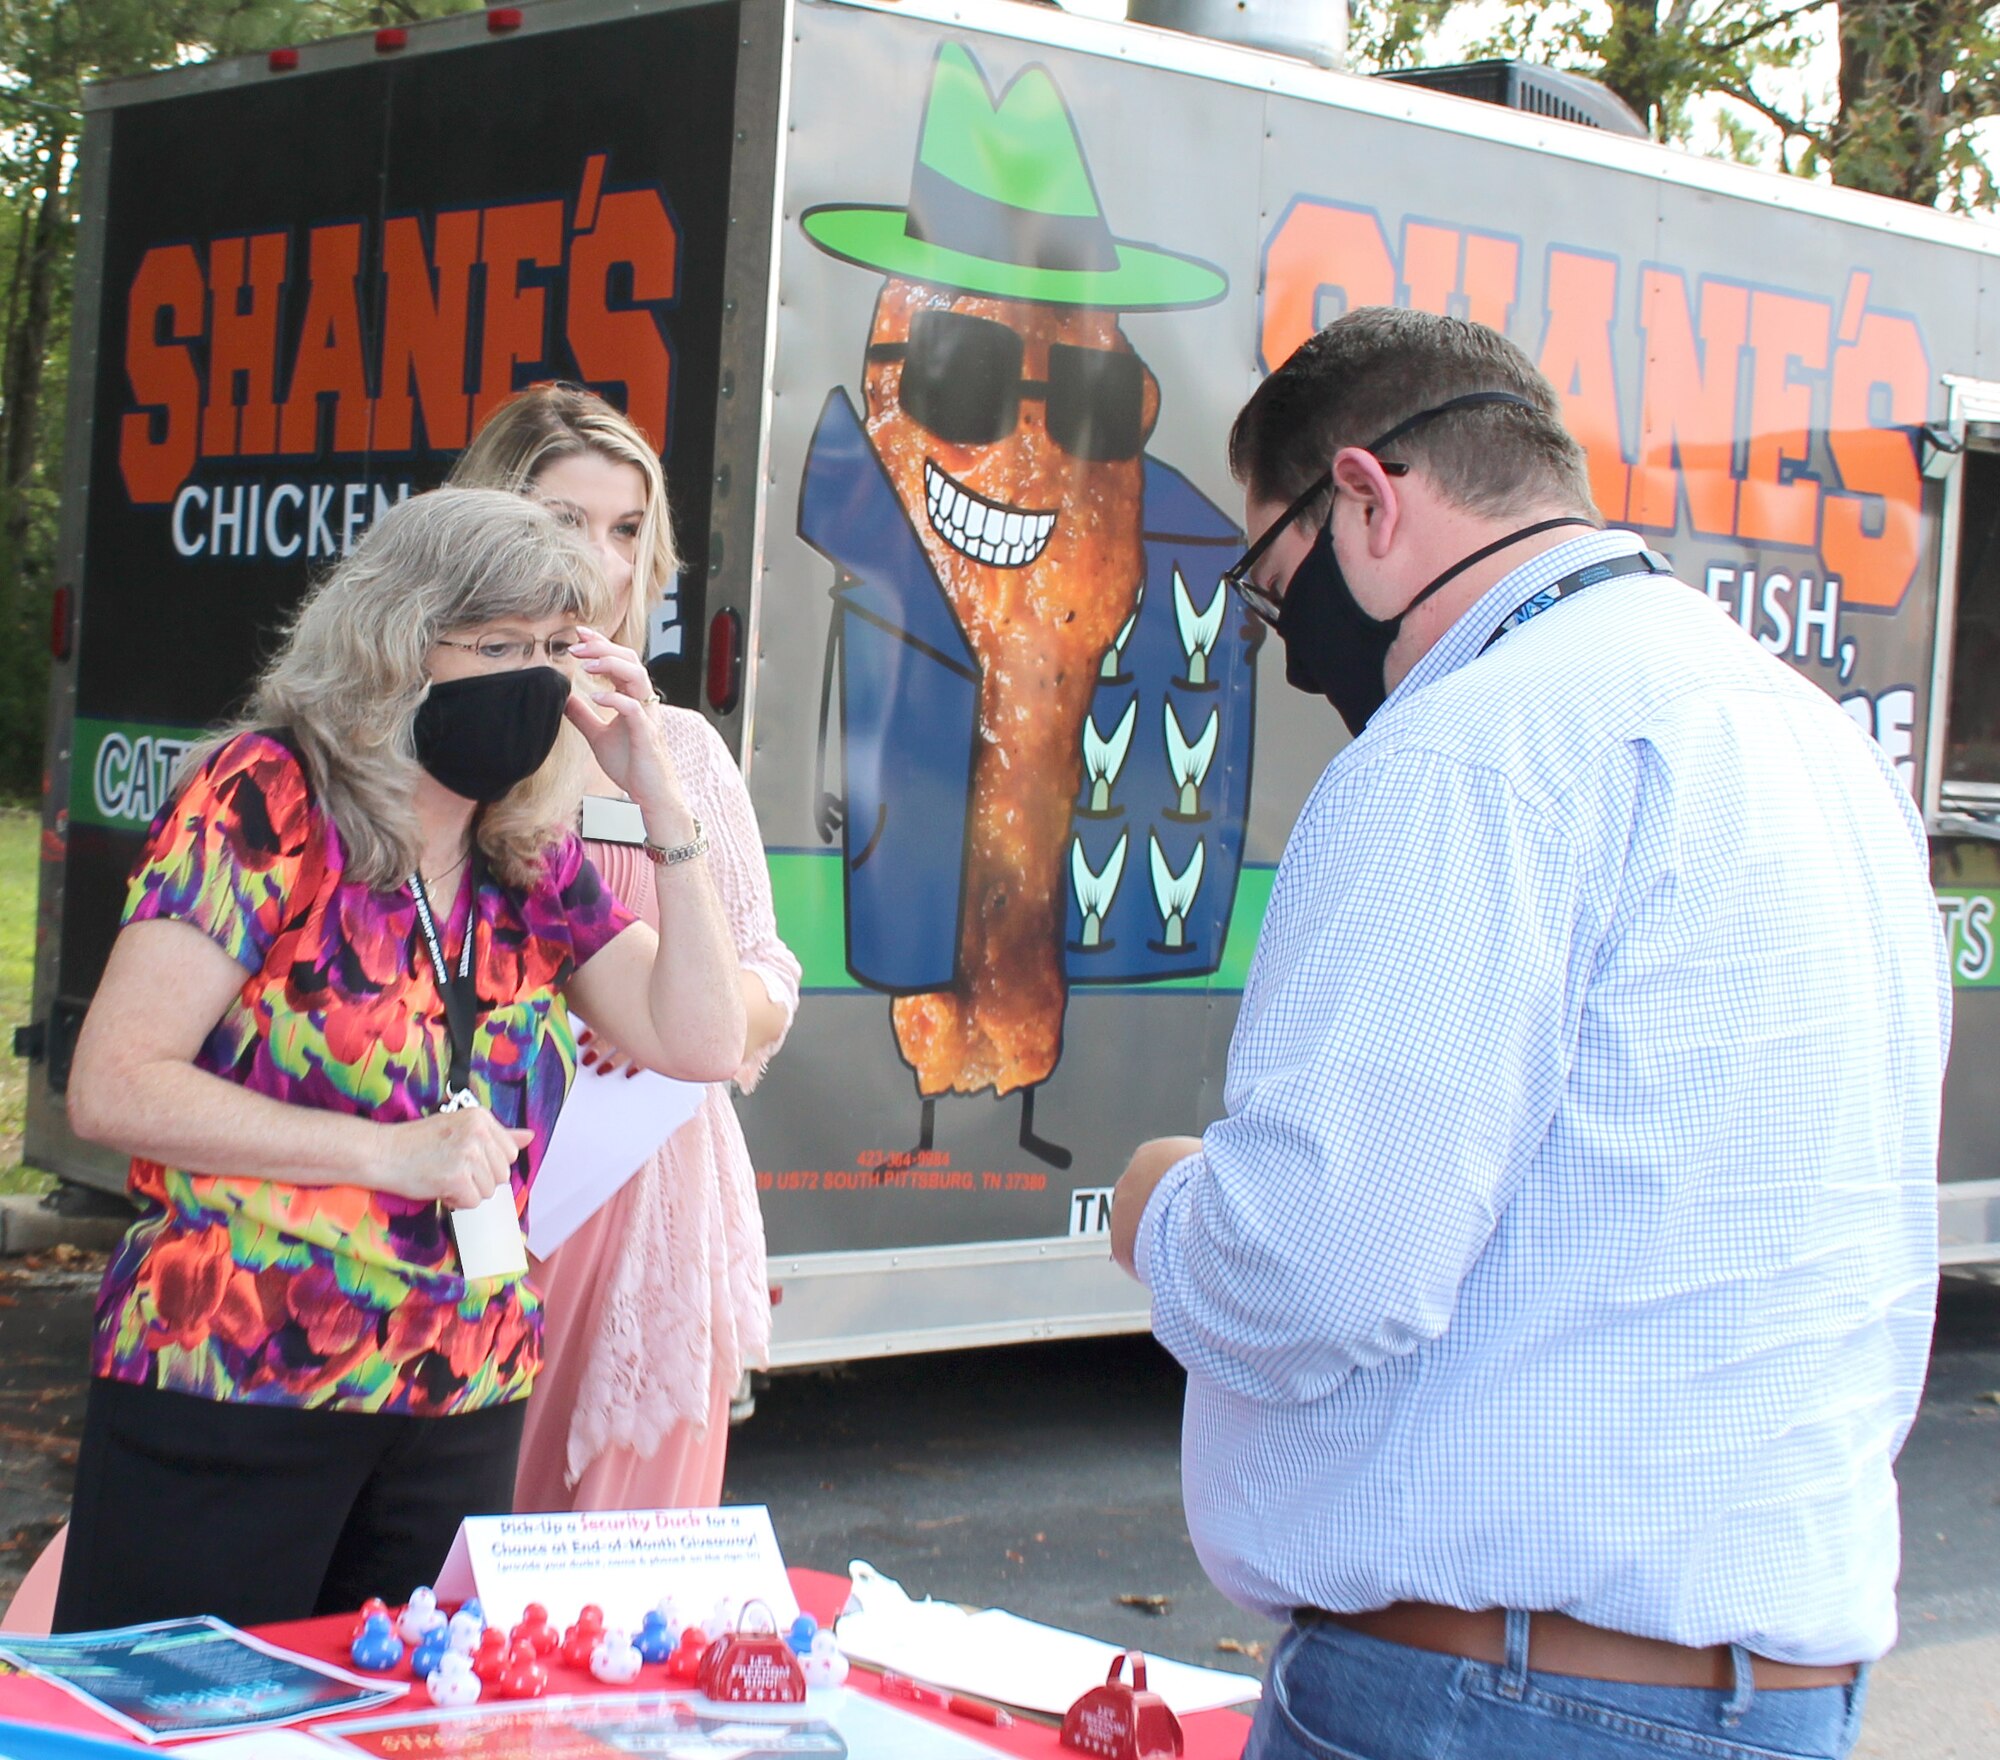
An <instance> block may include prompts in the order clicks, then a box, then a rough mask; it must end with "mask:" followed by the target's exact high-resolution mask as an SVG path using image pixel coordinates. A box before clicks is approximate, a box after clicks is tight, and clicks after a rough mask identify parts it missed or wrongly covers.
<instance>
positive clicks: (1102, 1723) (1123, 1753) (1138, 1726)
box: [1060, 1650, 1181, 1760]
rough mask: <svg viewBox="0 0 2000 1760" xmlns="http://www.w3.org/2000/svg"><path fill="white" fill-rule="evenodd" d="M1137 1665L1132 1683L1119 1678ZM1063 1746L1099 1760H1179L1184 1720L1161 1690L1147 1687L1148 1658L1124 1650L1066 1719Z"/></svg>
mask: <svg viewBox="0 0 2000 1760" xmlns="http://www.w3.org/2000/svg"><path fill="white" fill-rule="evenodd" d="M1128 1658H1129V1659H1130V1661H1131V1664H1132V1684H1131V1685H1130V1686H1127V1685H1126V1684H1125V1682H1124V1681H1123V1680H1122V1679H1121V1678H1120V1677H1121V1676H1122V1675H1123V1674H1124V1672H1125V1663H1126V1661H1127V1659H1128ZM1060 1739H1061V1742H1062V1745H1063V1746H1064V1747H1065V1748H1074V1749H1075V1750H1076V1751H1077V1752H1078V1753H1079V1754H1095V1755H1097V1756H1098V1757H1099V1760H1179V1756H1180V1752H1181V1720H1180V1719H1179V1718H1178V1717H1176V1716H1175V1715H1174V1713H1173V1707H1172V1706H1170V1705H1169V1704H1168V1703H1167V1702H1166V1700H1164V1699H1162V1698H1161V1697H1160V1695H1159V1694H1158V1693H1150V1692H1148V1691H1147V1690H1146V1659H1145V1657H1143V1656H1141V1655H1140V1654H1139V1652H1138V1651H1136V1650H1131V1651H1122V1652H1120V1654H1119V1655H1118V1656H1117V1657H1116V1658H1115V1659H1114V1660H1113V1662H1112V1664H1111V1672H1110V1673H1109V1674H1108V1675H1106V1676H1105V1677H1104V1685H1103V1686H1101V1687H1092V1688H1091V1689H1090V1691H1089V1692H1087V1693H1085V1694H1084V1696H1083V1697H1082V1698H1081V1699H1079V1700H1077V1702H1076V1703H1075V1704H1074V1705H1072V1706H1071V1707H1070V1708H1069V1712H1068V1714H1067V1715H1066V1716H1065V1717H1064V1718H1063V1721H1062V1736H1061V1738H1060Z"/></svg>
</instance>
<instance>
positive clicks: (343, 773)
mask: <svg viewBox="0 0 2000 1760" xmlns="http://www.w3.org/2000/svg"><path fill="white" fill-rule="evenodd" d="M603 593H604V586H603V581H602V577H601V573H600V570H599V568H598V565H597V563H596V561H595V560H594V559H593V557H592V556H591V555H590V553H589V551H588V550H587V549H586V547H585V546H584V545H582V544H580V543H579V542H578V541H577V539H576V537H575V535H574V534H573V533H571V532H570V531H568V530H566V529H565V528H564V526H563V525H562V524H561V523H560V522H558V521H557V520H556V519H555V518H554V517H552V516H551V515H550V514H549V513H548V512H547V511H546V510H544V509H541V508H538V507H534V506H531V505H530V504H528V503H527V502H524V501H522V500H521V499H520V498H519V497H518V496H513V495H503V494H495V493H490V492H483V491H468V490H440V491H438V492H437V493H435V494H431V495H423V496H418V497H417V498H415V499H414V500H411V501H408V502H406V503H404V504H403V505H402V506H400V507H398V508H396V509H395V510H394V511H392V512H390V513H388V514H387V515H385V516H384V517H383V518H382V520H381V521H380V522H379V523H377V524H376V525H375V527H374V528H373V529H372V530H371V531H370V532H369V533H368V535H367V536H366V537H365V538H364V539H363V540H362V542H361V544H360V545H359V546H358V547H357V548H356V550H355V552H354V554H353V555H352V556H350V557H349V558H348V559H347V560H345V561H344V562H342V563H341V564H340V565H339V566H338V567H336V568H335V569H334V571H333V573H332V574H331V575H330V576H329V577H328V579H327V580H326V581H325V582H324V583H323V584H322V585H321V586H320V587H319V588H318V589H317V590H316V591H315V592H314V593H313V594H312V595H311V596H310V597H309V598H308V599H307V600H306V602H305V605H304V607H303V608H302V609H301V611H300V612H299V614H298V617H297V619H296V620H295V622H294V623H293V625H292V628H291V631H290V634H289V636H288V638H287V640H286V643H285V646H284V648H283V650H282V651H281V652H280V653H279V655H278V657H277V658H276V659H275V660H274V661H273V662H272V664H271V666H270V668H269V670H268V671H267V672H266V674H265V675H264V677H263V679H262V680H261V682H260V683H259V685H258V687H257V691H256V694H255V697H254V700H253V707H252V711H251V713H250V715H249V716H248V717H247V718H246V719H245V720H244V721H243V722H242V723H241V724H239V725H238V726H237V727H235V728H232V729H230V730H229V731H227V732H225V733H223V734H221V735H218V736H217V737H216V738H215V739H213V740H211V741H209V742H208V743H207V744H206V745H205V746H203V747H202V748H201V749H199V750H198V751H196V752H195V753H193V754H192V755H191V756H190V758H189V760H188V763H187V765H186V767H185V769H184V771H183V773H182V776H181V777H180V779H179V784H178V789H177V793H176V797H175V799H174V801H173V803H172V805H171V807H170V808H169V809H168V810H167V811H165V812H163V813H162V814H161V815H160V817H159V818H158V819H156V820H155V821H154V823H153V828H152V831H151V833H150V836H149V839H148V842H147V846H146V850H145V853H144V855H143V857H142V858H141V861H140V864H139V867H138V869H137V871H136V872H135V874H134V876H133V879H132V885H131V890H130V892H129V894H128V895H127V899H126V905H125V926H124V927H123V929H121V931H120V932H119V935H118V939H117V941H116V942H115V943H114V944H113V947H112V950H111V958H110V962H109V964H108V966H107V967H106V970H105V974H104V979H103V982H102V983H101V984H100V985H99V987H98V991H97V995H96V998H95V1000H94V1001H93V1002H92V1004H91V1008H90V1013H89V1016H88V1017H87V1018H86V1020H85V1022H84V1025H83V1031H82V1034H81V1036H80V1037H79V1039H78V1042H77V1048H76V1059H75V1064H74V1067H73V1070H72V1073H71V1078H70V1087H69V1108H70V1117H71V1120H72V1122H73V1123H74V1124H75V1126H76V1128H77V1130H78V1132H79V1133H80V1134H81V1135H83V1136H84V1137H86V1138H88V1139H90V1140H92V1141H94V1142H100V1143H106V1144H109V1145H112V1146H113V1147H116V1148H118V1149H122V1150H124V1151H126V1152H127V1153H129V1154H130V1155H131V1156H132V1158H133V1159H132V1171H131V1179H130V1187H131V1191H132V1194H133V1196H134V1198H135V1199H136V1200H137V1201H138V1204H139V1208H140V1218H139V1220H138V1222H136V1223H135V1224H134V1225H133V1227H132V1229H131V1232H130V1233H129V1234H127V1235H126V1237H125V1240H124V1243H123V1245H122V1246H121V1247H120V1248H119V1250H118V1251H117V1253H115V1254H114V1255H113V1257H112V1261H111V1264H110V1266H109V1268H108V1269H107V1271H106V1273H105V1278H104V1286H103V1289H102V1292H101V1293H100V1295H99V1298H98V1304H97V1327H96V1336H95V1342H94V1349H93V1360H92V1375H93V1379H92V1382H91V1386H90V1394H89V1399H88V1403H87V1406H86V1410H85V1417H84V1433H83V1441H82V1449H81V1454H80V1458H79V1460H78V1464H77V1483H76V1496H75V1502H74V1506H73V1510H72V1515H71V1529H70V1535H69V1540H68V1545H67V1550H66V1553H65V1557H64V1568H63V1576H62V1587H61V1590H60V1593H59V1596H58V1601H57V1608H56V1627H57V1629H58V1630H63V1631H69V1630H80V1629H84V1628H89V1627H99V1626H115V1625H123V1624H127V1623H130V1622H134V1621H141V1620H150V1619H159V1618H165V1617H169V1616H172V1615H179V1614H194V1613H215V1614H221V1615H223V1616H224V1617H226V1618H228V1619H230V1620H233V1621H235V1622H237V1623H238V1624H255V1623H260V1622H264V1621H270V1620H283V1619H294V1618H299V1617H301V1616H304V1615H307V1614H311V1613H314V1612H320V1613H328V1612H333V1611H336V1610H340V1609H351V1608H354V1607H356V1606H358V1605H360V1603H361V1601H362V1600H364V1599H365V1598H366V1597H368V1596H370V1595H377V1594H379V1595H383V1596H386V1597H390V1598H398V1597H402V1596H406V1595H407V1594H408V1593H409V1592H410V1590H411V1589H412V1588H413V1587H415V1586H416V1585H417V1584H418V1583H421V1582H427V1581H429V1580H430V1577H431V1575H432V1573H433V1572H435V1571H436V1569H437V1567H438V1565H439V1564H440V1563H441V1562H442V1560H443V1558H444V1556H445V1552H446V1550H447V1549H448V1548H449V1546H450V1543H451V1539H452V1535H453V1534H454V1532H455V1531H456V1529H457V1527H458V1523H459V1521H460V1519H461V1518H462V1517H464V1516H466V1515H468V1514H473V1513H478V1512H485V1511H491V1510H494V1509H505V1508H506V1507H507V1505H508V1499H509V1495H510V1493H511V1491H512V1480H513V1466H514V1454H515V1450H516V1447H517V1445H518V1440H519V1436H520V1431H521V1415H522V1411H523V1405H524V1402H525V1401H526V1399H527V1395H528V1392H529V1389H530V1388H531V1387H532V1386H533V1384H534V1381H535V1376H536V1370H537V1367H538V1364H539V1362H540V1359H541V1332H542V1315H541V1303H540V1299H539V1297H538V1296H537V1294H536V1292H535V1289H534V1287H533V1286H532V1285H531V1284H530V1283H529V1282H528V1281H527V1280H526V1279H525V1278H524V1277H522V1276H521V1275H519V1274H504V1273H503V1274H501V1275H484V1274H479V1273H477V1272H476V1271H470V1270H469V1269H468V1267H467V1266H466V1265H465V1264H464V1263H463V1262H462V1261H461V1259H460V1256H459V1252H458V1248H457V1246H456V1244H455V1237H454V1232H453V1229H452V1227H451V1225H450V1221H449V1214H448V1213H450V1212H452V1211H459V1210H464V1209H467V1208H470V1207H472V1206H475V1205H477V1204H479V1203H480V1202H481V1201H482V1200H484V1199H485V1198H486V1197H487V1196H488V1195H489V1194H491V1193H493V1192H495V1191H496V1190H503V1189H507V1188H510V1187H511V1191H512V1197H513V1203H514V1207H515V1210H516V1213H517V1214H518V1213H519V1211H520V1210H521V1209H522V1207H523V1206H524V1205H525V1203H526V1201H527V1196H528V1192H529V1189H530V1187H531V1186H532V1184H533V1181H534V1177H535V1171H536V1169H537V1167H538V1166H539V1164H540V1160H541V1155H542V1152H543V1150H544V1148H545V1147H546V1145H547V1140H548V1135H549V1130H550V1127H551V1126H552V1125H553V1123H554V1121H555V1116H556V1112H557V1110H558V1108H559V1107H560V1106H561V1104H562V1100H563V1093H564V1090H565V1088H566V1087H567V1086H568V1083H569V1079H570V1076H571V1073H572V1071H573V1069H574V1067H575V1059H576V1046H575V1042H574V1040H573V1038H572V1036H571V1030H570V1026H569V1017H568V1015H567V1013H566V1012H565V1010H564V1008H563V1006H562V1004H563V1003H564V1001H566V1000H567V1001H571V1002H574V1003H575V1004H576V1006H577V1008H578V1010H579V1012H581V1013H582V1014H584V1016H585V1017H586V1018H587V1019H590V1020H595V1021H600V1022H602V1023H603V1024H604V1026H605V1028H606V1029H607V1030H608V1031H609V1032H611V1033H613V1034H615V1035H616V1036H617V1039H618V1041H619V1043H620V1044H621V1045H622V1046H624V1047H625V1048H626V1049H627V1050H628V1051H629V1052H630V1053H631V1054H632V1055H633V1056H635V1057H636V1058H638V1059H639V1061H641V1062H642V1063H644V1064H646V1065H647V1066H649V1067H651V1068H654V1069H658V1070H661V1071H664V1072H666V1073H667V1074H670V1075H678V1076H682V1077H685V1078H689V1079H695V1080H712V1079H715V1078H718V1077H721V1076H724V1075H726V1074H727V1073H728V1072H729V1071H730V1070H732V1069H734V1068H735V1067H736V1066H737V1064H738V1062H739V1061H740V1057H741V1050H742V1043H743V1008H742V1003H741V1001H740V998H739V996H738V994H737V991H736V989H735V986H734V972H735V959H734V954H733V950H732V948H731V945H730V941H729V937H728V932H727V929H726V927H725V925H724V921H723V917H722V911H721V907H720V905H719V903H718V902H717V899H716V894H715V888H714V885H713V883H712V881H711V879H710V876H709V871H708V863H707V862H706V860H704V859H703V858H702V856H701V855H700V854H699V853H697V852H698V849H699V846H700V844H701V835H700V832H699V830H698V829H697V827H696V825H695V823H694V817H693V814H692V813H691V812H690V810H689V806H688V804H687V802H686V800H685V799H684V798H683V795H682V792H681V788H680V784H679V782H678V780H677V778H676V771H675V766H674V763H673V760H672V759H671V757H670V756H669V755H668V753H667V750H666V745H665V741H664V739H663V738H662V735H661V732H660V728H659V724H658V722H657V720H656V719H655V718H654V717H653V716H652V715H651V714H650V713H648V712H647V710H646V709H645V708H644V706H643V705H642V704H641V703H640V701H639V700H638V699H637V698H636V697H634V696H632V695H630V694H627V693H625V692H623V691H620V690H619V689H617V688H615V682H629V681H630V677H631V672H632V669H633V668H635V667H636V666H637V664H638V663H637V661H636V659H635V658H634V657H633V656H632V655H631V654H629V653H627V652H626V651H624V650H623V649H620V648H618V647H617V646H615V645H614V644H613V643H611V642H609V641H607V640H606V639H604V637H603V636H601V635H599V634H597V633H595V632H594V631H593V630H592V629H590V627H589V626H588V621H587V620H588V615H589V608H590V607H592V606H593V605H595V604H596V603H598V602H600V601H601V599H602V597H603ZM578 667H581V668H583V669H585V673H586V674H587V673H589V672H595V674H596V676H597V681H598V684H599V688H595V689H585V688H583V687H584V685H585V683H586V679H585V678H583V677H579V675H578V673H577V670H576V669H577V668H578ZM606 679H609V680H612V681H615V682H614V685H613V687H612V688H603V686H602V681H604V680H606ZM565 723H567V726H565ZM586 770H588V771H589V772H590V773H592V774H601V775H605V776H609V777H611V778H613V779H615V780H616V781H617V782H618V783H619V784H620V785H621V786H622V787H623V788H624V789H625V790H626V792H627V793H629V794H630V795H631V797H632V798H633V800H635V801H636V802H638V804H639V810H640V813H641V815H642V817H643V819H644V823H645V829H646V835H647V837H648V838H649V839H651V840H653V841H654V842H655V843H656V844H657V845H658V846H659V848H660V849H661V851H662V852H663V853H664V854H665V855H666V856H668V857H669V858H670V860H669V865H667V866H664V867H662V868H660V869H659V870H658V873H659V880H658V887H657V898H658V906H659V909H658V920H659V925H660V928H659V932H658V933H657V934H656V933H655V930H654V928H653V927H651V926H649V925H647V924H642V923H639V922H637V921H635V919H634V918H633V916H632V913H631V912H629V911H628V910H626V909H625V908H624V907H623V906H622V905H620V904H619V903H618V902H617V901H616V900H615V899H614V898H612V897H610V896H609V895H608V894H607V893H606V891H605V889H604V887H603V885H602V884H601V882H600V881H599V878H598V876H597V873H596V871H595V870H594V869H593V868H592V867H591V864H590V861H589V859H588V858H587V857H586V855H585V854H584V852H583V849H582V847H581V846H580V844H579V842H578V839H577V837H576V834H575V832H574V830H573V829H572V825H571V820H572V816H573V814H574V811H575V798H576V797H575V790H576V788H577V786H578V778H579V776H580V774H582V773H583V772H584V771H586Z"/></svg>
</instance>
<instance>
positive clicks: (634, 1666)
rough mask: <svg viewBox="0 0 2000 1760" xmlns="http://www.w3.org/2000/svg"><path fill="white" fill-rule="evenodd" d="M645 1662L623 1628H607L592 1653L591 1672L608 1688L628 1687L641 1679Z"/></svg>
mask: <svg viewBox="0 0 2000 1760" xmlns="http://www.w3.org/2000/svg"><path fill="white" fill-rule="evenodd" d="M644 1661H645V1658H644V1657H642V1656H641V1655H640V1654H639V1652H638V1650H637V1649H636V1648H635V1647H634V1646H633V1643H632V1640H631V1639H630V1638H629V1637H628V1636H626V1633H625V1628H624V1627H623V1626H607V1627H605V1630H604V1636H603V1637H601V1638H599V1639H598V1640H597V1647H596V1648H595V1649H594V1650H592V1651H591V1653H590V1672H591V1674H592V1676H593V1677H594V1678H595V1679H597V1680H600V1681H602V1682H603V1683H604V1684H605V1685H606V1686H608V1687H622V1686H627V1685H629V1684H630V1683H631V1682H633V1681H635V1680H637V1679H638V1678H639V1669H640V1666H641V1664H642V1663H643V1662H644Z"/></svg>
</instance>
